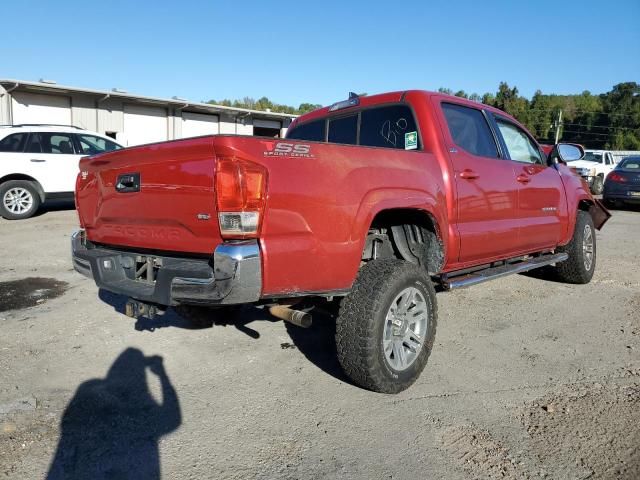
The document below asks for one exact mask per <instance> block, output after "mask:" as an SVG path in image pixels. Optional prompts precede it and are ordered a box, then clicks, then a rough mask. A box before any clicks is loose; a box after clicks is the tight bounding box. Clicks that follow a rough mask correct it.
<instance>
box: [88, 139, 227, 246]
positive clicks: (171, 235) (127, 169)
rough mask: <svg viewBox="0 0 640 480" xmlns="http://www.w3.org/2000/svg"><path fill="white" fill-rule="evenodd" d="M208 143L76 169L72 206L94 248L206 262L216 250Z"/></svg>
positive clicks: (144, 149)
mask: <svg viewBox="0 0 640 480" xmlns="http://www.w3.org/2000/svg"><path fill="white" fill-rule="evenodd" d="M215 164H216V162H215V153H214V148H213V137H210V136H209V137H198V138H191V139H186V140H178V141H173V142H166V143H159V144H151V145H143V146H140V147H133V148H127V149H124V150H119V151H115V152H110V153H107V154H103V155H98V156H95V157H87V158H83V159H82V160H81V161H80V174H79V175H78V180H77V182H76V205H77V206H78V214H79V216H80V223H81V224H82V226H83V227H84V228H85V229H86V232H87V238H88V239H89V240H90V241H92V242H94V243H101V244H105V245H112V246H121V247H133V248H135V247H138V248H144V249H151V250H161V251H176V252H177V251H180V252H190V253H198V254H199V253H202V254H211V253H212V252H213V250H214V249H215V247H216V246H217V245H218V244H219V243H220V242H221V238H220V230H219V227H218V218H217V217H218V216H217V212H216V201H215V195H214V182H215Z"/></svg>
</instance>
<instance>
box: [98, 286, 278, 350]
mask: <svg viewBox="0 0 640 480" xmlns="http://www.w3.org/2000/svg"><path fill="white" fill-rule="evenodd" d="M98 297H99V298H100V300H102V301H103V302H104V303H106V304H108V305H111V306H112V307H113V308H114V310H115V311H116V312H118V313H121V314H123V315H124V314H125V305H126V303H127V297H126V296H124V295H118V294H116V293H111V292H109V291H107V290H103V289H100V291H99V293H98ZM265 319H267V320H269V321H272V322H274V321H276V320H275V319H274V318H272V317H270V316H269V314H268V313H265V312H264V311H262V310H259V309H257V308H253V307H250V306H248V307H243V306H238V307H236V306H228V307H223V308H217V309H216V308H204V307H178V308H177V309H176V308H169V309H168V310H167V311H166V312H165V313H164V314H163V315H158V316H156V317H155V318H154V319H150V318H146V317H140V318H137V319H136V321H135V322H136V323H135V329H136V330H138V331H146V332H154V331H156V330H158V329H160V328H168V327H174V328H184V329H186V330H201V329H206V328H213V327H214V326H219V327H226V326H233V327H235V328H236V329H238V330H239V331H241V332H242V333H244V334H246V335H248V336H249V337H251V338H254V339H258V338H260V333H259V332H258V331H257V330H254V329H253V328H250V327H248V326H247V324H249V323H252V322H255V321H257V320H265Z"/></svg>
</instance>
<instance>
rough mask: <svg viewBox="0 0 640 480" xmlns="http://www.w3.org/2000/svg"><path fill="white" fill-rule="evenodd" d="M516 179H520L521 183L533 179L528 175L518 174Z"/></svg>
mask: <svg viewBox="0 0 640 480" xmlns="http://www.w3.org/2000/svg"><path fill="white" fill-rule="evenodd" d="M516 180H517V181H519V182H520V183H529V182H530V181H531V179H530V178H529V177H527V176H526V175H518V176H517V177H516Z"/></svg>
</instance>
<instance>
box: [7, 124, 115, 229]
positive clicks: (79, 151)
mask: <svg viewBox="0 0 640 480" xmlns="http://www.w3.org/2000/svg"><path fill="white" fill-rule="evenodd" d="M119 148H123V147H122V145H120V144H119V143H116V142H115V141H113V139H111V138H109V137H105V136H103V135H100V134H98V133H94V132H89V131H87V130H83V129H81V128H77V127H70V126H62V125H8V126H0V216H2V217H4V218H6V219H9V220H17V219H22V218H29V217H30V216H32V215H33V214H34V213H36V211H37V210H38V207H39V206H40V204H41V203H42V202H44V201H45V200H49V199H55V198H65V197H66V198H73V191H74V189H75V183H76V177H77V176H78V161H79V160H80V158H81V157H83V156H86V155H94V154H96V153H100V152H105V151H110V150H116V149H119Z"/></svg>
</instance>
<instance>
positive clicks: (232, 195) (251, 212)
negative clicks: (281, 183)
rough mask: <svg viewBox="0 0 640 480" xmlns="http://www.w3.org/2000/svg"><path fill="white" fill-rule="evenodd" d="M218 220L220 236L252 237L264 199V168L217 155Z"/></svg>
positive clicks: (254, 233) (256, 229)
mask: <svg viewBox="0 0 640 480" xmlns="http://www.w3.org/2000/svg"><path fill="white" fill-rule="evenodd" d="M216 197H217V204H218V221H219V223H220V233H221V234H222V237H223V238H255V237H257V236H258V233H259V232H260V225H261V223H262V214H263V212H264V205H265V201H266V198H267V170H266V168H265V167H263V166H262V165H258V164H257V163H253V162H250V161H248V160H239V159H237V158H224V157H223V158H219V159H218V162H217V168H216Z"/></svg>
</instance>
